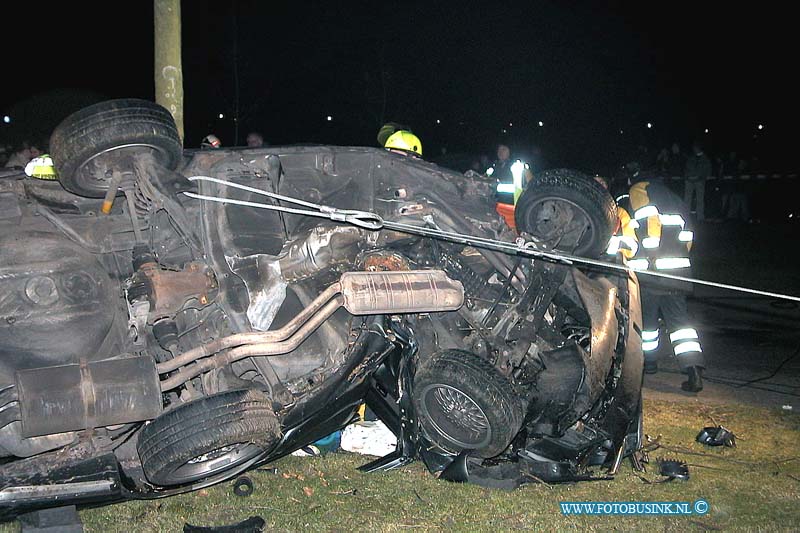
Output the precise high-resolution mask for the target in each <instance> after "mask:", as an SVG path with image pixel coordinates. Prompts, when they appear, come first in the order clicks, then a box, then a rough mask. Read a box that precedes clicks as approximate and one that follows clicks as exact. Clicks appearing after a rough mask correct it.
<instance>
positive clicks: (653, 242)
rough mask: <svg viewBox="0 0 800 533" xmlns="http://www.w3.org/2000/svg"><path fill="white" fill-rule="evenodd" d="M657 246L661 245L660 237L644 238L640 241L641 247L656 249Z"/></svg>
mask: <svg viewBox="0 0 800 533" xmlns="http://www.w3.org/2000/svg"><path fill="white" fill-rule="evenodd" d="M659 244H661V238H660V237H645V238H644V239H642V246H643V247H645V248H658V245H659Z"/></svg>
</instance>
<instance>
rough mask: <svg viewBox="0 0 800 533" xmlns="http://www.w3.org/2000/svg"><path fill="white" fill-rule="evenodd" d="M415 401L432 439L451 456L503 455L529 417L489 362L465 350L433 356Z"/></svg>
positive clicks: (417, 386) (419, 373)
mask: <svg viewBox="0 0 800 533" xmlns="http://www.w3.org/2000/svg"><path fill="white" fill-rule="evenodd" d="M412 397H413V400H414V405H415V408H416V411H417V416H418V417H419V423H420V425H421V426H422V428H423V430H424V431H425V433H426V434H427V436H428V438H429V439H430V440H431V441H432V442H433V443H434V444H435V445H437V446H439V447H440V448H442V449H443V450H445V451H447V452H450V453H459V452H461V451H463V450H474V454H475V455H477V456H480V457H494V456H495V455H498V454H499V453H500V452H502V451H503V450H505V449H506V447H508V445H509V443H510V442H511V440H512V439H513V438H514V437H515V436H516V434H517V433H518V432H519V429H520V427H522V421H523V419H524V414H525V410H524V406H523V403H522V400H521V399H520V398H519V396H518V395H517V394H516V393H515V391H514V388H513V386H512V385H511V383H510V382H509V381H508V380H507V379H506V378H505V377H503V376H502V375H501V374H500V373H499V372H498V371H497V370H496V369H495V368H494V366H493V365H492V364H491V363H489V362H488V361H486V360H485V359H482V358H481V357H479V356H477V355H475V354H473V353H470V352H466V351H461V350H447V351H444V352H440V353H437V354H434V355H433V356H431V358H430V359H429V360H428V361H426V362H425V364H424V365H422V366H421V367H420V368H419V370H418V371H417V373H416V376H415V377H414V388H413V393H412Z"/></svg>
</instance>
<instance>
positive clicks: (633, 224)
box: [628, 219, 641, 229]
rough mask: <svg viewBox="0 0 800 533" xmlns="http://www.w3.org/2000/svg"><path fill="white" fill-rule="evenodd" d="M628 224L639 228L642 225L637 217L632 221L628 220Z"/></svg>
mask: <svg viewBox="0 0 800 533" xmlns="http://www.w3.org/2000/svg"><path fill="white" fill-rule="evenodd" d="M628 226H630V227H631V228H633V229H639V228H640V227H641V225H640V224H639V221H638V220H636V219H631V221H630V222H628Z"/></svg>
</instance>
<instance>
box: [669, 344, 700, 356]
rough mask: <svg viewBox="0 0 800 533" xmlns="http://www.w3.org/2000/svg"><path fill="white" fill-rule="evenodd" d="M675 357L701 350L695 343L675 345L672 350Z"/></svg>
mask: <svg viewBox="0 0 800 533" xmlns="http://www.w3.org/2000/svg"><path fill="white" fill-rule="evenodd" d="M673 351H674V352H675V355H680V354H682V353H686V352H702V351H703V350H701V349H700V343H699V342H697V341H686V342H682V343H680V344H676V345H675V348H673Z"/></svg>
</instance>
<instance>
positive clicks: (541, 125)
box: [539, 120, 544, 128]
mask: <svg viewBox="0 0 800 533" xmlns="http://www.w3.org/2000/svg"><path fill="white" fill-rule="evenodd" d="M543 126H544V122H542V121H541V120H540V121H539V127H540V128H541V127H543Z"/></svg>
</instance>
